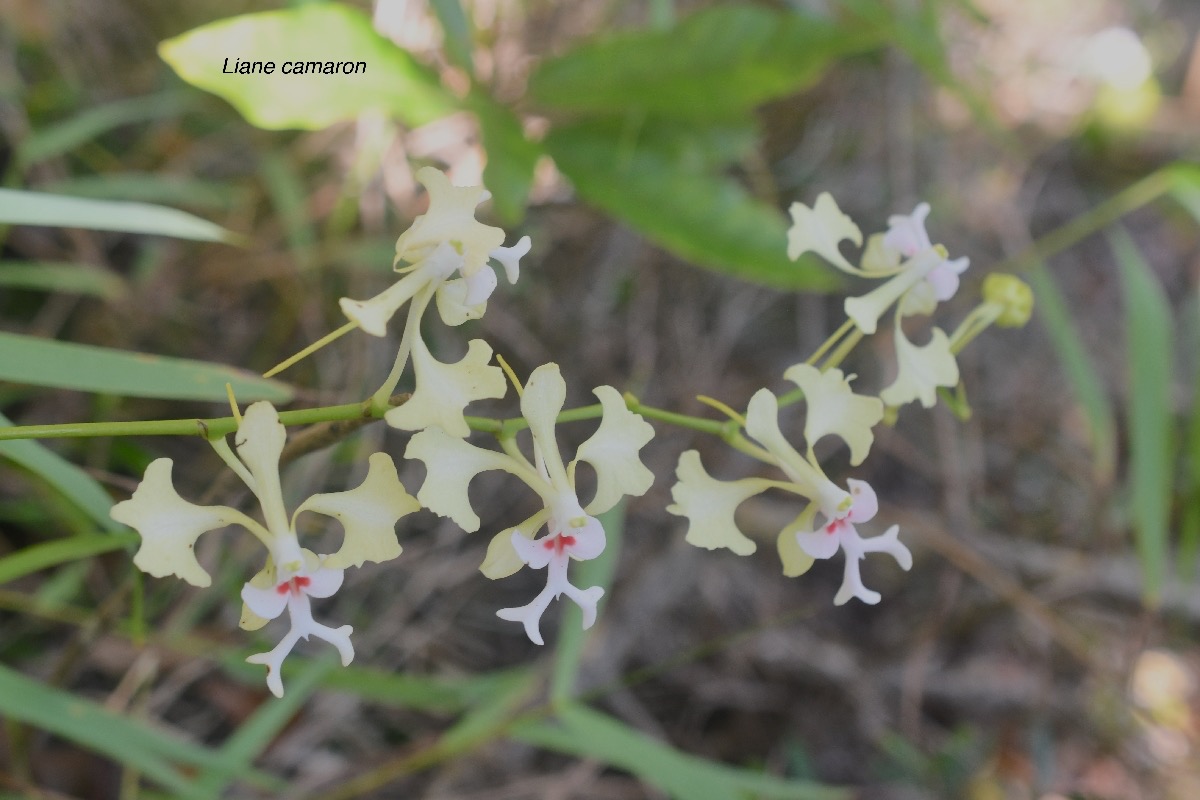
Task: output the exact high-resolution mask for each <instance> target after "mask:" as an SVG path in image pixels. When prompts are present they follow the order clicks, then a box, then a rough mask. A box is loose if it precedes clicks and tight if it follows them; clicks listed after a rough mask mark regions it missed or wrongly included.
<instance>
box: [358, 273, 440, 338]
mask: <svg viewBox="0 0 1200 800" xmlns="http://www.w3.org/2000/svg"><path fill="white" fill-rule="evenodd" d="M424 283H425V277H424V275H422V274H421V273H419V272H411V273H409V274H408V275H405V276H404V277H403V278H401V279H400V280H398V281H396V282H395V283H393V284H392V285H391V286H389V287H388V288H386V289H384V290H383V291H382V292H380V293H379V294H377V295H375V296H374V297H372V298H371V299H370V300H352V299H350V298H349V297H343V298H341V299H340V300H338V305H339V306H341V309H342V313H343V314H345V315H346V317H347V318H348V319H349V320H350V321H351V322H353V323H354V324H355V325H357V326H358V328H359V330H361V331H363V332H364V333H369V334H370V335H372V336H387V324H388V321H389V320H391V318H392V317H393V316H395V314H396V312H397V311H399V310H400V307H401V306H402V305H404V304H405V303H407V302H408V301H409V300H411V299H412V298H413V297H415V296H416V294H417V292H418V291H419V290H420V289H421V288H422V286H423V285H424Z"/></svg>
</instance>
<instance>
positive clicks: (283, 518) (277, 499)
mask: <svg viewBox="0 0 1200 800" xmlns="http://www.w3.org/2000/svg"><path fill="white" fill-rule="evenodd" d="M286 443H287V429H286V428H284V427H283V424H282V423H281V422H280V421H279V412H278V411H276V410H275V406H273V405H271V404H270V403H268V402H267V401H266V400H260V401H259V402H257V403H251V404H250V406H249V408H247V409H246V413H245V414H243V415H242V419H241V422H239V423H238V429H237V433H236V434H235V436H234V444H235V446H236V447H237V453H238V458H240V459H241V460H242V463H243V464H245V465H246V469H248V470H250V475H251V476H252V477H253V478H254V485H253V486H251V487H250V488H251V489H252V490H253V491H254V494H255V495H256V496H257V497H258V502H259V504H260V505H261V506H262V511H263V517H264V518H265V519H266V522H267V530H269V531H270V532H271V534H272V535H273V536H275V537H276V538H279V537H283V536H286V535H288V534H289V533H290V531H291V525H290V524H289V522H288V518H287V510H286V509H285V508H284V506H283V487H281V486H280V484H279V456H280V455H281V454H282V453H283V446H284V444H286Z"/></svg>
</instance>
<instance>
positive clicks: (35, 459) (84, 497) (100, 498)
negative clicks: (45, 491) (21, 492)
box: [0, 334, 124, 531]
mask: <svg viewBox="0 0 1200 800" xmlns="http://www.w3.org/2000/svg"><path fill="white" fill-rule="evenodd" d="M5 335H11V334H5ZM2 352H3V345H2V344H0V353H2ZM3 358H4V357H3V356H2V355H0V361H2V360H3ZM11 426H12V420H10V419H8V417H6V416H4V415H3V414H0V427H5V428H7V427H11ZM0 458H7V459H9V460H10V461H12V462H13V463H15V464H17V465H19V466H21V467H22V468H24V469H27V470H29V471H30V472H31V473H33V474H34V475H36V476H38V477H39V478H41V479H42V480H43V481H45V482H46V484H47V485H49V486H51V487H53V488H54V489H55V491H57V492H59V493H60V494H61V495H62V496H63V497H65V498H67V499H68V500H69V501H71V502H72V503H73V504H75V505H76V506H78V507H79V509H80V510H82V511H83V512H84V513H85V514H87V515H88V517H89V518H90V519H91V520H92V521H93V522H95V523H96V525H98V526H99V527H100V528H101V529H102V530H106V531H119V530H123V529H124V527H123V526H122V525H120V524H118V523H117V522H116V521H115V520H113V519H112V517H110V516H109V515H108V512H109V510H111V509H112V506H113V501H112V498H111V497H109V495H108V492H106V491H104V487H102V486H101V485H100V484H99V483H98V482H97V481H96V479H95V478H93V477H92V476H91V475H89V474H88V473H87V472H85V471H83V470H82V469H80V468H79V467H77V466H76V465H74V464H72V463H71V462H70V461H67V460H66V459H65V458H63V457H62V456H60V455H59V454H58V453H56V452H54V451H53V450H51V449H50V448H48V447H46V446H45V445H43V444H40V443H38V442H34V441H31V440H29V439H15V440H12V441H5V442H0Z"/></svg>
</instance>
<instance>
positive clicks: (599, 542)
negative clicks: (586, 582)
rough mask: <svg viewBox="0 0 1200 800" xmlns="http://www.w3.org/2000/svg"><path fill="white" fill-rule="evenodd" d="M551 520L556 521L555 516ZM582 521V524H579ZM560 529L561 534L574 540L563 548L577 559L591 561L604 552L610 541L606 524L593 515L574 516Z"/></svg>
mask: <svg viewBox="0 0 1200 800" xmlns="http://www.w3.org/2000/svg"><path fill="white" fill-rule="evenodd" d="M550 521H551V523H553V522H554V518H553V516H552V517H551V520H550ZM581 522H582V524H579V523H581ZM551 530H553V528H551ZM559 530H560V531H561V533H560V534H559V535H560V536H563V537H569V538H571V539H573V540H574V541H573V542H571V543H569V544H565V545H564V546H563V550H564V551H566V553H567V555H569V556H570V557H571V558H573V559H575V560H576V561H590V560H591V559H593V558H595V557H596V556H598V555H600V554H601V553H603V552H604V547H605V545H606V544H607V543H608V539H607V537H606V536H605V535H604V526H603V525H601V524H600V520H598V519H596V518H595V517H592V516H587V515H584V516H582V517H574V518H572V519H571V520H570V521H568V522H567V524H566V525H564V526H562V527H561V528H560V529H559ZM564 541H565V539H564ZM543 546H544V545H543Z"/></svg>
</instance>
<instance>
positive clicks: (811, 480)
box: [746, 389, 850, 516]
mask: <svg viewBox="0 0 1200 800" xmlns="http://www.w3.org/2000/svg"><path fill="white" fill-rule="evenodd" d="M746 433H748V434H750V436H751V437H753V438H754V439H755V440H756V441H757V442H758V443H759V444H761V445H762V446H763V447H765V448H766V449H767V452H769V453H770V454H771V456H772V457H773V458H774V459H775V462H776V464H778V465H779V468H780V469H782V470H783V471H784V472H785V473H786V474H787V476H788V478H789V479H790V480H791V481H792V483H793V484H795V486H796V489H797V490H798V491H799V492H800V493H801V494H803V495H804V496H805V497H808V498H809V499H811V500H815V501H817V503H818V504H819V505H820V508H821V510H822V511H824V512H825V513H827V514H829V515H830V516H834V515H835V513H836V511H837V509H839V508H841V507H842V506H843V505H847V506H848V505H849V500H850V495H848V494H846V493H845V492H844V491H842V490H841V489H839V488H838V487H837V486H836V485H835V484H834V483H833V481H831V480H829V478H827V477H825V474H824V473H822V472H821V471H820V470H819V469H817V468H816V467H815V466H813V465H812V464H810V463H809V462H808V461H807V460H806V459H805V458H804V457H803V456H801V455H800V454H799V453H797V452H796V449H795V448H794V447H792V446H791V445H790V444H789V443H788V441H787V439H784V438H783V433H781V432H780V430H779V400H778V399H777V398H776V397H775V395H774V394H773V393H772V392H771V390H770V389H759V390H758V391H757V392H755V393H754V396H753V397H751V398H750V404H749V406H747V408H746Z"/></svg>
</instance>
